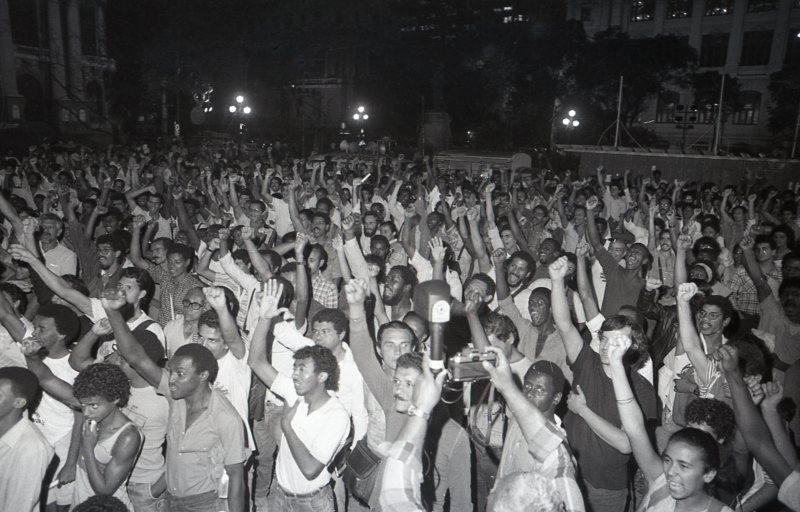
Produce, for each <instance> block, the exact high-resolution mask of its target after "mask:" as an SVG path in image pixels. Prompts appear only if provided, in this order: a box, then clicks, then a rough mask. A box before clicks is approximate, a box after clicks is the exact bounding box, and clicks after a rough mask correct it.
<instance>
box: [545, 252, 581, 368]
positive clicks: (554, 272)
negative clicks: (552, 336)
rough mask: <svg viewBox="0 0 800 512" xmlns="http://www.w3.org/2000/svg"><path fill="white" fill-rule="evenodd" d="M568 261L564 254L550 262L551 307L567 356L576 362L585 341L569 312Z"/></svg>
mask: <svg viewBox="0 0 800 512" xmlns="http://www.w3.org/2000/svg"><path fill="white" fill-rule="evenodd" d="M567 262H568V260H567V257H566V256H562V257H560V258H558V259H557V260H556V261H554V262H553V263H551V264H550V268H549V270H550V280H551V281H552V286H553V289H552V291H551V293H550V308H551V310H552V312H553V320H554V321H555V324H556V328H557V329H558V332H559V333H561V341H562V342H563V343H564V349H565V350H566V352H567V358H568V359H569V361H570V362H572V363H574V362H575V360H576V359H578V355H579V354H580V353H581V350H583V346H584V343H583V338H581V334H580V333H579V332H578V329H577V328H576V327H575V325H574V324H573V323H572V318H571V317H570V314H569V302H568V301H567V290H566V287H565V286H564V278H565V277H566V276H567V270H568V267H567Z"/></svg>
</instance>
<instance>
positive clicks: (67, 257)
mask: <svg viewBox="0 0 800 512" xmlns="http://www.w3.org/2000/svg"><path fill="white" fill-rule="evenodd" d="M39 231H40V232H41V234H40V235H39V246H40V247H41V250H42V255H43V256H44V261H45V263H47V268H48V269H50V271H51V272H53V273H54V274H55V275H57V276H63V275H66V274H72V275H76V274H77V271H78V258H77V256H75V253H74V252H72V251H71V250H69V249H67V246H65V245H64V244H62V243H61V241H60V240H61V236H62V235H63V234H64V222H63V221H62V220H61V219H60V218H59V217H58V216H57V215H56V214H54V213H46V214H44V215H42V217H41V218H40V219H39Z"/></svg>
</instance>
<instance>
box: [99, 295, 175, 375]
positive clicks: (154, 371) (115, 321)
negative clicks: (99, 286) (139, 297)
mask: <svg viewBox="0 0 800 512" xmlns="http://www.w3.org/2000/svg"><path fill="white" fill-rule="evenodd" d="M123 302H124V299H117V300H113V301H110V300H108V299H103V307H104V308H105V310H106V315H107V316H108V323H109V324H110V325H111V329H113V331H114V338H115V340H116V343H117V349H118V350H119V353H120V355H121V356H122V357H124V358H125V361H127V362H128V364H130V365H131V366H132V367H133V369H134V370H136V373H138V374H139V375H141V376H142V378H144V380H146V381H147V382H148V384H150V385H151V386H153V387H154V388H158V386H159V384H160V383H161V377H162V375H163V373H164V372H163V370H162V369H161V367H159V366H158V365H157V364H156V363H154V362H153V360H152V359H150V357H149V356H148V355H147V354H146V353H145V351H144V348H142V345H141V344H140V343H139V342H138V341H136V338H135V337H134V336H133V333H132V332H131V330H130V328H129V327H128V324H127V323H125V320H124V319H123V318H122V315H121V314H120V312H119V311H118V310H116V309H111V307H112V306H113V307H117V308H119V307H122V304H123Z"/></svg>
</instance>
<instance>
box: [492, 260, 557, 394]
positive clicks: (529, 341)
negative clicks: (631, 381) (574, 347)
mask: <svg viewBox="0 0 800 512" xmlns="http://www.w3.org/2000/svg"><path fill="white" fill-rule="evenodd" d="M492 256H494V254H492ZM499 256H500V255H499V254H498V255H497V257H498V258H499ZM495 269H496V272H497V303H498V304H499V305H500V313H502V314H504V315H506V316H507V317H509V318H510V319H511V321H512V322H514V326H515V327H516V328H517V332H518V333H519V334H520V341H519V344H518V345H517V348H518V349H519V351H520V352H522V354H523V355H525V357H527V358H528V359H530V360H531V361H540V360H546V361H552V362H553V363H555V364H557V365H558V366H559V368H561V371H562V372H563V373H564V375H565V376H566V377H567V380H568V381H569V382H572V370H571V369H570V367H569V365H568V364H567V353H566V352H565V351H564V344H563V343H562V341H561V335H560V333H559V332H558V330H556V326H555V323H554V322H553V314H552V311H551V310H550V290H548V289H547V288H536V289H534V290H532V291H531V292H530V293H529V294H528V305H527V310H528V313H529V314H530V318H531V319H530V320H528V319H526V318H525V317H523V316H522V313H520V310H519V309H518V308H517V305H516V304H515V303H514V300H513V298H512V297H511V296H510V293H509V291H510V290H509V286H508V282H507V280H506V277H505V269H504V268H503V265H502V264H499V263H498V262H497V261H495Z"/></svg>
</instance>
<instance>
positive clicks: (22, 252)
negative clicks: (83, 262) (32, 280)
mask: <svg viewBox="0 0 800 512" xmlns="http://www.w3.org/2000/svg"><path fill="white" fill-rule="evenodd" d="M11 252H12V254H14V257H15V258H16V259H19V260H22V261H24V262H25V263H27V264H28V265H29V266H30V267H31V269H33V270H34V272H36V273H37V274H39V277H41V278H42V281H43V282H44V284H46V285H47V287H48V288H50V289H51V290H53V292H54V293H55V294H56V295H58V296H59V297H61V298H62V299H64V300H66V301H68V302H70V303H72V304H73V305H74V306H75V307H76V308H78V309H79V310H80V311H81V312H82V313H83V314H85V315H91V314H92V303H91V301H90V300H89V297H87V296H86V295H84V294H82V293H81V292H79V291H78V290H74V289H72V287H71V286H70V285H69V284H68V283H67V282H66V281H64V280H63V279H62V278H61V277H59V276H57V275H55V274H54V273H52V272H51V271H50V270H49V269H48V268H47V266H46V265H45V264H44V263H43V262H42V261H40V260H39V259H37V258H36V257H34V255H33V253H31V252H30V251H28V250H27V249H24V248H23V247H22V246H21V245H12V246H11Z"/></svg>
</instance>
